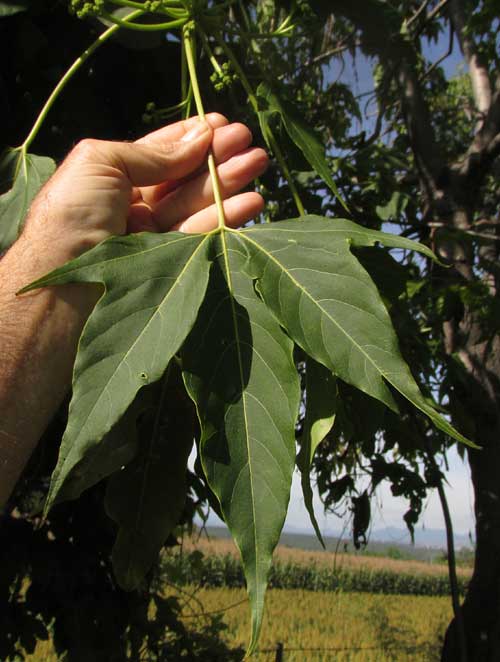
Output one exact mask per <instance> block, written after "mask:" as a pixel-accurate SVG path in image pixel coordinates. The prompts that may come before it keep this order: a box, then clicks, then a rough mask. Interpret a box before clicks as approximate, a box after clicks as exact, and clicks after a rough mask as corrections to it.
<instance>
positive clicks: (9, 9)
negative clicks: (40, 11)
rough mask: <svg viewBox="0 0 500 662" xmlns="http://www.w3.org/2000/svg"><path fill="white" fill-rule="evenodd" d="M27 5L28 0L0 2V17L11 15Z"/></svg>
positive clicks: (24, 9) (23, 9) (22, 9)
mask: <svg viewBox="0 0 500 662" xmlns="http://www.w3.org/2000/svg"><path fill="white" fill-rule="evenodd" d="M28 7H29V2H28V0H12V2H0V18H3V17H4V16H13V15H14V14H19V12H22V11H26V10H27V9H28Z"/></svg>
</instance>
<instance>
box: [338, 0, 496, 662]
mask: <svg viewBox="0 0 500 662" xmlns="http://www.w3.org/2000/svg"><path fill="white" fill-rule="evenodd" d="M360 5H362V7H361V6H360ZM334 7H335V9H334V11H335V12H336V13H339V14H341V15H342V16H344V17H345V18H347V19H349V20H350V21H352V22H353V24H354V25H355V27H356V29H357V30H358V31H359V33H360V35H361V43H362V47H363V50H364V51H365V53H367V54H369V55H373V56H375V57H377V58H378V59H379V60H380V61H381V62H382V64H383V65H384V67H386V68H390V69H391V70H392V71H393V75H394V80H395V81H397V83H398V85H399V90H400V93H401V100H402V113H403V121H404V123H405V125H406V129H407V133H408V136H409V142H410V146H411V149H412V151H413V154H414V157H415V163H416V169H417V172H418V177H419V181H420V189H421V191H422V198H423V222H424V223H427V222H429V221H433V222H438V223H440V224H442V225H443V226H445V227H447V228H448V232H447V233H446V239H443V240H440V238H439V236H437V248H438V250H439V252H440V253H441V255H442V256H443V257H445V258H446V259H447V260H448V261H449V263H450V264H451V265H452V267H453V268H452V269H450V270H447V276H446V277H447V278H448V279H449V281H450V284H451V283H459V284H464V283H465V282H472V281H475V280H476V279H477V278H478V270H477V263H476V260H477V258H476V255H475V253H474V247H473V246H472V245H471V242H470V241H465V240H464V232H467V231H469V230H470V229H471V227H473V223H474V218H475V215H476V213H477V211H478V210H479V209H480V207H481V205H480V204H479V203H480V200H479V195H480V187H481V185H482V183H483V182H484V178H485V176H486V175H487V173H488V172H490V170H491V166H492V164H493V161H494V160H495V159H496V158H497V157H498V156H499V155H500V75H497V79H496V85H495V89H494V90H492V88H491V81H490V74H489V72H488V69H487V66H486V64H485V63H484V62H483V61H481V59H480V57H479V56H478V54H477V51H476V47H475V44H474V40H473V38H472V37H471V36H470V34H469V33H468V31H467V29H466V27H467V15H466V13H465V12H464V6H463V0H450V3H449V18H450V20H451V22H452V25H453V29H454V31H455V33H456V34H457V37H458V40H459V43H460V46H461V48H462V51H463V54H464V57H465V59H466V61H467V63H468V67H469V74H470V76H471V82H472V87H473V95H474V101H475V106H476V112H477V116H478V122H477V126H476V134H475V136H474V139H473V141H472V142H471V145H470V146H469V148H468V149H466V150H465V152H464V155H463V157H462V158H461V159H459V160H458V161H457V162H456V163H444V162H443V161H442V160H441V155H440V154H439V151H438V149H437V147H436V141H435V138H434V131H433V126H432V121H431V118H430V113H429V110H428V107H427V105H426V101H425V97H424V95H423V92H422V90H421V87H420V82H419V80H418V76H417V71H418V68H417V66H416V64H417V56H416V52H415V50H414V46H413V45H412V43H411V42H409V41H408V40H406V39H405V38H404V37H403V36H402V35H401V32H400V29H399V28H400V26H401V15H400V14H398V17H399V24H398V19H397V18H396V16H395V15H394V12H395V10H391V9H390V7H388V3H386V2H380V0H366V1H365V2H363V3H355V2H352V0H336V2H335V3H334ZM391 12H392V13H391ZM449 229H451V230H455V231H456V232H455V233H453V234H452V239H450V232H449ZM483 252H484V251H483ZM486 252H487V253H488V259H489V260H490V261H491V258H492V254H493V253H496V256H497V257H498V250H497V249H491V248H490V249H489V250H487V251H486ZM478 255H479V258H480V259H481V257H482V256H481V251H478ZM494 257H495V255H493V259H494ZM494 266H495V268H496V270H497V273H498V270H499V263H498V259H497V260H496V263H495V265H494ZM491 273H494V271H493V270H491ZM491 273H490V275H488V274H487V276H486V278H485V280H484V282H485V284H487V286H488V287H489V288H490V291H491V292H495V291H496V278H495V279H493V280H492V278H491ZM440 275H441V276H442V275H443V274H442V273H441V274H440ZM443 336H444V346H445V351H446V354H447V355H448V357H449V361H450V363H452V362H453V363H456V357H457V356H458V357H459V359H460V364H461V366H462V367H461V370H462V374H461V377H460V378H457V379H455V380H454V383H453V388H452V390H451V393H450V405H451V413H452V418H453V420H454V423H455V424H456V425H457V427H459V428H460V427H462V426H461V423H462V422H463V421H467V422H468V423H469V425H470V424H472V430H469V431H468V432H469V434H470V436H471V437H472V438H473V439H474V441H476V443H478V444H479V445H481V446H482V447H483V448H482V450H480V451H475V450H470V451H469V454H468V455H469V462H470V466H471V474H472V483H473V487H474V495H475V515H476V558H475V565H474V571H473V576H472V581H471V583H470V587H469V590H468V592H467V596H466V599H465V601H464V604H463V606H462V614H463V621H464V627H465V632H466V640H467V660H468V662H498V661H499V660H500V336H499V335H498V330H497V329H493V330H490V329H488V328H487V325H485V324H484V321H483V320H481V319H480V318H478V316H477V314H476V313H475V312H474V311H473V310H470V309H467V308H465V310H464V312H463V315H462V319H460V320H446V321H444V323H443ZM457 635H458V633H457V626H456V623H455V621H452V623H451V624H450V627H449V629H448V632H447V634H446V641H445V646H444V649H443V656H442V660H443V662H457V660H460V659H463V653H462V652H461V651H460V645H459V637H458V636H457Z"/></svg>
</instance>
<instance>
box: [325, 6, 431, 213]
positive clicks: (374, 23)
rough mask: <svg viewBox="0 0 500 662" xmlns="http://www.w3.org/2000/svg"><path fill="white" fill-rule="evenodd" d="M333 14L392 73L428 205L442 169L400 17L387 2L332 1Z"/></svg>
mask: <svg viewBox="0 0 500 662" xmlns="http://www.w3.org/2000/svg"><path fill="white" fill-rule="evenodd" d="M332 10H333V12H334V13H337V14H339V15H342V16H344V17H345V18H347V19H348V20H349V21H351V22H352V23H353V24H354V26H355V27H356V28H357V30H358V31H359V32H360V39H361V46H362V48H363V51H364V52H365V53H366V54H367V55H371V56H375V57H377V58H379V59H380V61H381V63H382V64H383V65H384V66H385V67H387V68H388V69H391V70H392V71H394V76H395V79H396V80H397V82H398V84H399V87H400V89H401V95H402V101H403V104H402V108H403V115H404V120H405V124H406V128H407V131H408V135H409V138H410V144H411V147H412V150H413V153H414V155H415V160H416V162H417V164H418V168H419V172H420V176H421V180H422V183H423V186H424V189H425V191H426V193H427V197H428V200H429V202H431V200H432V199H433V197H434V193H435V191H436V190H437V188H438V184H437V181H438V179H439V176H440V174H441V172H442V170H443V166H444V164H443V161H442V158H441V154H440V152H439V150H438V147H437V143H436V139H435V135H434V128H433V126H432V122H431V119H430V112H429V108H428V106H427V103H426V100H425V98H424V95H423V93H422V89H421V87H420V83H419V80H418V75H417V71H418V66H417V64H418V56H417V53H416V51H415V49H414V47H413V45H412V43H411V41H410V40H409V39H408V38H406V37H405V36H404V35H402V34H401V17H400V14H399V13H398V12H397V11H395V10H393V9H392V8H391V7H390V5H389V4H388V3H387V2H381V0H365V2H363V3H359V2H353V1H352V0H336V2H335V3H333V7H332Z"/></svg>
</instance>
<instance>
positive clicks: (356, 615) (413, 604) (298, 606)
mask: <svg viewBox="0 0 500 662" xmlns="http://www.w3.org/2000/svg"><path fill="white" fill-rule="evenodd" d="M194 596H195V599H196V602H195V601H194V600H186V607H185V610H184V617H185V622H186V623H190V624H191V626H193V622H196V619H197V618H200V619H202V618H203V616H202V614H203V612H210V613H213V612H215V611H218V610H223V609H225V608H227V607H231V605H235V604H237V603H238V602H240V601H241V600H245V598H246V593H245V591H244V590H243V589H210V588H203V589H198V590H196V591H195V592H194ZM266 605H267V606H266V615H265V620H264V625H263V629H262V637H261V640H260V644H259V650H262V651H265V652H263V653H261V654H258V655H256V656H255V657H254V658H252V660H255V662H266V661H269V662H274V656H273V654H272V652H271V651H274V650H275V649H276V644H277V642H282V643H283V644H284V647H285V648H284V651H285V658H284V659H285V660H286V662H320V661H321V662H323V661H325V662H327V661H328V662H333V661H334V660H335V662H347V661H350V662H386V661H390V660H396V661H398V662H410V661H412V662H433V661H437V660H439V647H440V645H441V643H442V638H443V636H444V632H445V630H446V626H447V624H448V622H449V620H450V618H451V607H450V601H449V599H447V598H427V597H413V596H384V595H370V594H366V593H363V594H359V593H320V592H311V591H291V590H271V591H269V592H268V595H267V600H266ZM221 617H222V620H223V622H224V624H225V625H226V628H227V629H226V630H225V631H224V634H223V636H224V639H225V640H226V641H227V643H228V646H230V647H231V648H233V647H242V648H244V647H245V644H246V643H247V637H248V631H249V610H248V604H247V603H246V602H243V603H242V604H239V605H237V606H235V607H233V608H229V609H227V611H223V612H222V613H221ZM359 648H364V649H371V650H354V649H359ZM287 649H288V650H287ZM292 649H302V650H295V651H294V650H292ZM304 649H350V650H330V651H325V650H323V652H321V651H318V650H304ZM221 662H223V661H222V660H221Z"/></svg>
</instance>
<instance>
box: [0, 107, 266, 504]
mask: <svg viewBox="0 0 500 662" xmlns="http://www.w3.org/2000/svg"><path fill="white" fill-rule="evenodd" d="M251 139H252V138H251V134H250V132H249V130H248V129H247V128H246V127H245V126H244V125H242V124H229V123H228V121H227V119H226V118H225V117H223V116H222V115H219V114H215V113H214V114H210V115H208V116H207V119H206V122H202V121H200V120H199V119H197V118H191V119H189V120H186V121H184V122H178V123H176V124H172V125H170V126H167V127H165V128H163V129H160V130H159V131H156V132H154V133H151V134H149V135H147V136H145V137H144V138H142V139H141V140H139V141H137V142H136V143H118V142H105V141H96V140H84V141H83V142H81V143H79V144H78V145H77V146H76V147H75V149H73V151H72V152H71V153H70V154H69V156H68V157H67V158H66V160H65V161H64V163H63V164H62V165H61V167H60V168H59V169H58V170H57V172H56V173H55V174H54V176H53V177H52V178H51V179H50V181H49V182H48V183H47V184H46V185H45V187H44V188H43V189H42V191H41V192H40V193H39V195H38V196H37V198H36V199H35V201H34V203H33V205H32V207H31V210H30V213H29V215H28V218H27V219H26V223H25V227H24V230H23V233H22V235H21V237H20V238H19V239H18V240H17V241H16V243H15V244H14V245H13V246H12V247H11V248H10V249H9V251H8V252H7V253H6V254H5V255H4V257H3V258H2V259H1V261H0V356H1V361H0V509H1V508H2V507H3V506H4V505H5V503H6V501H7V499H8V498H9V496H10V494H11V492H12V490H13V488H14V486H15V484H16V481H17V480H18V478H19V476H20V474H21V472H22V470H23V468H24V466H25V465H26V462H27V461H28V459H29V457H30V455H31V453H32V451H33V449H34V447H35V445H36V443H37V441H38V439H39V438H40V436H41V434H42V433H43V431H44V429H45V427H46V426H47V424H48V423H49V421H50V419H51V417H52V416H53V415H54V413H55V411H56V410H57V408H58V407H59V405H60V403H61V402H62V400H63V398H64V396H65V394H66V393H67V391H68V389H69V386H70V383H71V372H72V366H73V362H74V358H75V353H76V346H77V342H78V338H79V335H80V332H81V330H82V328H83V325H84V323H85V321H86V319H87V317H88V315H89V314H90V311H91V310H92V307H93V306H94V305H95V303H96V301H97V299H98V297H99V294H100V286H97V285H95V286H94V285H88V284H69V285H64V286H57V287H53V288H45V289H43V290H36V291H34V292H30V293H28V294H25V295H22V296H16V292H18V291H19V290H20V289H21V288H22V287H23V286H24V285H27V284H28V283H30V282H32V281H33V280H35V279H36V278H38V277H40V276H42V275H43V274H45V273H47V272H48V271H50V270H52V269H54V268H56V267H58V266H60V265H62V264H64V263H65V262H66V261H68V260H70V259H73V258H75V257H77V256H78V255H80V254H81V253H83V252H84V251H86V250H88V249H89V248H91V247H93V246H95V245H96V244H98V243H99V242H100V241H102V240H103V239H106V238H107V237H109V236H111V235H116V234H125V233H128V232H138V231H142V230H148V231H153V232H166V231H168V230H173V229H177V230H181V231H183V232H204V231H208V230H210V229H212V228H214V227H216V225H217V212H216V209H215V206H214V205H213V193H212V186H211V183H210V177H209V175H208V172H207V171H206V169H205V168H203V164H204V162H205V157H206V154H207V150H208V148H209V147H210V145H212V148H213V151H214V155H215V158H216V161H217V164H218V173H219V177H220V181H221V189H222V193H223V197H224V198H225V202H224V209H225V215H226V222H227V224H228V225H231V226H233V227H238V226H240V225H241V224H243V223H244V222H245V221H247V220H249V219H251V218H253V217H254V216H256V215H257V214H258V213H259V212H260V211H261V210H262V207H263V200H262V198H261V196H260V195H258V194H257V193H252V192H250V193H242V194H238V191H240V190H241V189H242V188H244V187H245V186H246V185H247V184H249V183H250V182H251V181H252V180H253V179H254V178H255V177H258V176H259V175H260V174H261V173H262V172H263V171H264V170H265V168H266V167H267V156H266V154H265V152H264V151H263V150H261V149H258V148H250V147H249V145H250V143H251Z"/></svg>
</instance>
